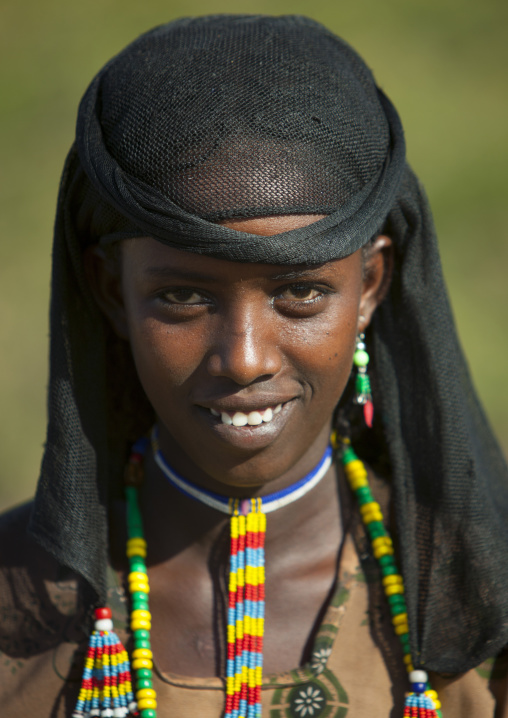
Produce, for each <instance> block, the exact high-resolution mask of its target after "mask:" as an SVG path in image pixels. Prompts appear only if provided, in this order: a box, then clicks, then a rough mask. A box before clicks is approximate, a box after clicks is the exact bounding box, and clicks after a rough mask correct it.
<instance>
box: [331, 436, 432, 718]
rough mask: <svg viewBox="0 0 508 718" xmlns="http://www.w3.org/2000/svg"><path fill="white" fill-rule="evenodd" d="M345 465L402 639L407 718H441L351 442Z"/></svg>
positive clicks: (382, 527)
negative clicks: (414, 654)
mask: <svg viewBox="0 0 508 718" xmlns="http://www.w3.org/2000/svg"><path fill="white" fill-rule="evenodd" d="M342 443H343V451H342V465H343V467H344V472H345V474H346V478H347V480H348V482H349V485H350V487H351V490H352V491H353V493H354V494H355V496H356V499H357V501H358V505H359V507H360V513H361V516H362V521H363V523H364V525H365V528H366V531H367V534H368V536H369V538H370V540H371V543H372V550H373V553H374V556H375V558H376V559H377V561H378V563H379V566H380V568H381V573H382V575H383V586H384V591H385V595H386V598H387V600H388V604H389V606H390V612H391V614H392V623H393V627H394V630H395V633H396V634H397V636H398V637H399V639H400V642H401V644H402V650H403V652H404V663H405V664H406V668H407V671H408V673H409V681H410V683H411V688H412V691H411V692H410V693H407V694H406V701H405V704H404V718H437V717H439V718H442V716H441V711H440V710H439V709H440V708H441V703H440V701H439V700H438V696H437V693H436V691H433V690H431V689H430V686H429V684H428V676H427V673H426V672H425V671H419V670H417V671H415V670H414V668H413V665H412V663H411V649H410V646H409V625H408V618H407V607H406V599H405V598H404V582H403V579H402V576H401V575H400V573H399V571H398V569H397V565H396V563H395V559H394V552H393V544H392V540H391V538H390V536H389V534H388V532H387V530H386V528H385V525H384V521H383V514H382V513H381V507H380V505H379V504H378V503H377V501H375V500H374V496H373V494H372V491H371V490H370V486H369V484H368V481H367V470H366V468H365V466H364V464H363V462H362V461H360V459H359V458H358V457H357V456H356V454H355V452H354V451H353V449H352V447H351V444H350V443H349V441H348V440H342ZM332 444H333V446H334V448H338V447H339V446H340V444H339V442H338V441H337V438H336V436H335V435H333V436H332Z"/></svg>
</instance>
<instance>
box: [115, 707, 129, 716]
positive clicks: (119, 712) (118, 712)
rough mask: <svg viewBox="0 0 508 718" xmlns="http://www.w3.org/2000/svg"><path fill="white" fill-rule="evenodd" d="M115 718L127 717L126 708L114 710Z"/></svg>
mask: <svg viewBox="0 0 508 718" xmlns="http://www.w3.org/2000/svg"><path fill="white" fill-rule="evenodd" d="M114 714H115V718H125V716H126V715H127V708H115V710H114Z"/></svg>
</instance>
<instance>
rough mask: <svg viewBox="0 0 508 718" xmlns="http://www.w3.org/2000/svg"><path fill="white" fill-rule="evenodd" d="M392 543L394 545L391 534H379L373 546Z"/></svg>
mask: <svg viewBox="0 0 508 718" xmlns="http://www.w3.org/2000/svg"><path fill="white" fill-rule="evenodd" d="M391 545H392V540H391V538H390V537H389V536H378V537H377V538H375V539H374V541H373V542H372V548H377V547H378V546H391Z"/></svg>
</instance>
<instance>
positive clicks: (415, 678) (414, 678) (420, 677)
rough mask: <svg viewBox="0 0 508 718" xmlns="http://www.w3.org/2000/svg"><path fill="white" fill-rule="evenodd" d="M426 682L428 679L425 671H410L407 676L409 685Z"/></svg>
mask: <svg viewBox="0 0 508 718" xmlns="http://www.w3.org/2000/svg"><path fill="white" fill-rule="evenodd" d="M428 680H429V677H428V675H427V674H426V673H425V671H411V673H410V674H409V682H410V683H427V681H428Z"/></svg>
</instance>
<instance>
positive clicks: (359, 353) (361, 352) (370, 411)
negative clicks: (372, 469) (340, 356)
mask: <svg viewBox="0 0 508 718" xmlns="http://www.w3.org/2000/svg"><path fill="white" fill-rule="evenodd" d="M369 361H370V357H369V355H368V353H367V345H366V344H365V334H363V333H362V334H359V335H358V336H357V337H356V351H355V353H354V355H353V364H354V365H355V366H356V369H357V374H356V382H355V389H356V395H355V403H356V404H359V405H360V406H363V417H364V419H365V423H366V424H367V426H368V427H369V429H371V428H372V420H373V419H374V404H373V403H372V394H371V389H370V379H369V375H368V374H367V366H368V363H369Z"/></svg>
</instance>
